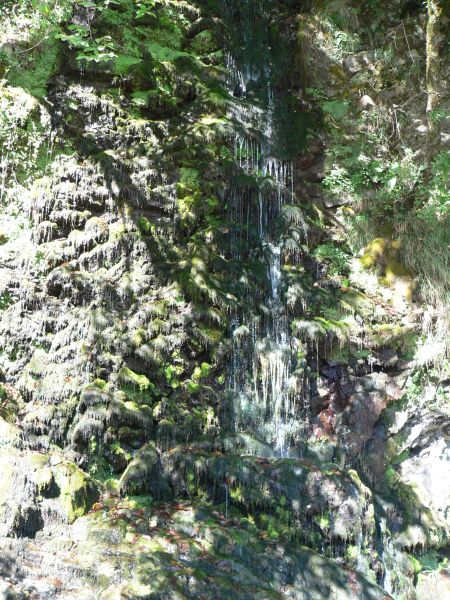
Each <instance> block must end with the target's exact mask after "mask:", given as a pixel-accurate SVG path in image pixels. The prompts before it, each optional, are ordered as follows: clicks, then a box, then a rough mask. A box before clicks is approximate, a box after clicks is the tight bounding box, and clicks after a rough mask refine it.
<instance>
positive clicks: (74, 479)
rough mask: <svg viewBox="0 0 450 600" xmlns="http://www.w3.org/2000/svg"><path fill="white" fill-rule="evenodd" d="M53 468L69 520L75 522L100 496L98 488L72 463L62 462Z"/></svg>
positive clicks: (60, 497)
mask: <svg viewBox="0 0 450 600" xmlns="http://www.w3.org/2000/svg"><path fill="white" fill-rule="evenodd" d="M51 470H52V473H53V476H54V478H55V482H56V484H57V486H58V488H59V500H60V502H61V504H62V506H63V508H64V511H65V514H66V517H67V520H68V522H69V523H73V521H75V519H77V518H78V517H82V516H83V515H84V514H86V512H87V511H88V510H89V509H90V508H91V507H92V505H93V504H94V502H95V501H96V500H97V499H98V497H99V493H98V490H97V488H96V486H95V484H94V482H93V481H92V479H91V478H90V477H89V476H88V475H86V473H84V472H83V471H81V469H80V468H79V467H77V466H76V465H74V464H72V463H66V462H62V463H60V464H58V465H55V466H53V467H51Z"/></svg>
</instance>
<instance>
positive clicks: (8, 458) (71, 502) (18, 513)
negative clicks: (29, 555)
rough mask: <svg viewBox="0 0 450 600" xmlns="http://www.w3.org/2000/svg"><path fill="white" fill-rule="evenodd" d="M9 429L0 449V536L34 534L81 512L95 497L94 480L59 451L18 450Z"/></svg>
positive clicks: (96, 493)
mask: <svg viewBox="0 0 450 600" xmlns="http://www.w3.org/2000/svg"><path fill="white" fill-rule="evenodd" d="M3 429H4V428H3ZM14 433H15V435H13V436H11V437H10V441H9V443H8V441H6V440H5V439H3V444H2V447H1V450H0V470H1V473H2V479H1V484H0V536H1V537H4V536H7V537H19V538H35V537H36V535H37V534H38V533H42V532H43V533H45V534H49V533H51V532H52V530H53V529H54V527H55V526H56V525H59V524H60V523H72V522H73V521H74V520H75V519H76V518H78V517H80V516H82V515H83V514H85V513H86V512H87V511H88V510H89V509H90V508H91V506H92V505H93V504H94V502H95V501H96V500H97V499H98V497H99V490H98V487H97V485H96V484H95V483H94V481H93V480H91V479H90V478H89V477H88V476H87V475H86V474H85V473H84V472H83V471H82V470H81V469H80V468H79V467H77V466H76V465H75V464H73V463H70V462H69V461H67V459H66V458H64V457H63V455H62V454H56V453H54V454H50V453H49V454H45V453H43V452H33V451H24V450H23V449H20V446H21V444H20V442H19V437H18V430H16V431H15V432H14Z"/></svg>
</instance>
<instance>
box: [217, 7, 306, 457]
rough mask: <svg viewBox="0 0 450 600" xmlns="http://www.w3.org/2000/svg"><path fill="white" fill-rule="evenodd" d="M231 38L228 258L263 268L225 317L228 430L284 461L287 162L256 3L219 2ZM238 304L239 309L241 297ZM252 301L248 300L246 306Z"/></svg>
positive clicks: (292, 424)
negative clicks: (257, 286)
mask: <svg viewBox="0 0 450 600" xmlns="http://www.w3.org/2000/svg"><path fill="white" fill-rule="evenodd" d="M226 5H227V6H226V11H227V16H228V22H229V24H230V25H229V26H230V30H231V28H232V27H233V24H234V34H233V35H232V36H231V38H232V42H231V44H230V48H229V49H228V55H227V60H226V66H227V84H228V90H229V92H230V95H231V96H232V97H233V102H232V103H231V108H230V111H229V113H230V114H229V117H230V119H231V120H233V122H234V124H235V131H236V133H235V137H234V140H233V142H234V144H233V145H234V158H235V172H234V174H233V177H232V180H231V182H230V191H229V195H228V210H229V219H230V222H231V224H232V226H233V228H232V231H233V233H232V236H231V246H232V256H233V258H234V260H235V261H239V262H241V263H243V262H245V261H249V260H253V259H254V258H255V257H257V258H258V259H259V260H262V261H263V263H264V264H265V271H266V273H265V277H264V279H265V283H264V285H263V286H262V287H263V288H264V289H262V290H260V291H259V296H258V304H259V307H258V308H257V307H255V306H251V308H250V309H249V308H242V310H241V311H240V312H237V313H236V314H235V315H234V316H233V319H232V332H231V335H232V360H231V368H230V377H229V382H230V387H231V390H232V393H233V398H234V425H235V428H236V429H237V430H238V431H239V430H242V431H248V432H250V433H251V434H253V435H255V436H256V437H258V438H260V439H262V440H263V441H265V442H268V443H269V444H271V445H272V446H273V447H274V449H275V451H276V452H277V454H279V455H281V456H287V455H288V454H289V451H290V446H291V445H292V441H293V438H294V434H295V431H296V429H298V427H299V424H298V415H296V412H297V411H296V406H297V404H298V403H297V401H296V400H297V398H296V396H297V393H296V385H295V378H294V377H293V376H292V373H293V371H294V370H295V367H296V358H295V354H296V353H295V348H294V347H293V343H292V338H291V335H290V328H289V319H288V315H287V313H286V307H285V305H286V303H285V301H284V299H283V269H282V263H283V245H282V239H280V238H281V235H280V233H279V227H278V225H279V222H280V217H281V213H282V207H283V204H285V203H289V204H291V203H293V178H294V169H293V163H292V162H291V161H290V160H288V159H285V158H283V157H280V155H281V154H282V149H283V142H284V141H283V139H282V134H281V133H280V131H279V128H278V122H277V105H276V97H275V94H274V90H273V75H274V73H273V70H272V69H273V63H272V59H271V49H270V44H269V38H268V32H267V25H268V23H267V18H266V17H265V14H264V6H263V3H262V2H255V1H253V0H234V1H232V2H227V3H226ZM243 300H244V302H243V304H246V302H245V300H246V299H245V298H244V299H243ZM254 300H255V299H254V298H252V299H251V300H250V301H249V302H248V303H249V304H250V305H251V302H252V301H253V304H255V302H254Z"/></svg>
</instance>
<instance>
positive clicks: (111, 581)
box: [0, 501, 390, 600]
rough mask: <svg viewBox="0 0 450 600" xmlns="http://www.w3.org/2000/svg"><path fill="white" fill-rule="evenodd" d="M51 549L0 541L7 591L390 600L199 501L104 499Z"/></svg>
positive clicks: (43, 543) (0, 569)
mask: <svg viewBox="0 0 450 600" xmlns="http://www.w3.org/2000/svg"><path fill="white" fill-rule="evenodd" d="M51 548H52V545H51V542H50V540H48V539H43V540H40V541H37V542H35V543H31V542H30V541H27V540H9V541H6V540H2V541H1V542H0V550H1V558H0V576H2V577H7V578H8V579H11V580H12V581H19V583H16V585H14V584H9V583H8V589H9V592H8V593H15V594H17V597H18V598H20V597H21V596H20V594H23V597H30V596H32V597H34V598H36V599H37V600H44V599H47V598H53V597H54V598H58V597H62V596H63V595H64V597H66V598H70V599H71V598H73V599H75V598H80V597H81V598H83V599H85V600H94V599H95V600H100V599H101V600H119V599H122V598H127V597H131V598H136V599H137V598H152V597H155V598H167V599H170V600H172V599H173V600H175V599H176V598H185V599H186V600H195V599H196V598H205V599H207V600H209V599H211V600H213V599H214V598H227V597H236V598H239V599H240V600H253V599H254V598H255V597H261V598H266V597H267V598H269V597H274V598H279V599H280V600H284V599H286V600H288V599H292V598H295V599H296V600H322V598H324V597H330V598H336V599H337V600H347V599H348V600H350V598H352V599H354V598H356V599H358V600H359V599H360V600H368V599H370V600H380V599H382V598H390V596H389V595H386V594H385V593H384V592H383V591H382V590H381V589H380V588H378V587H377V586H376V585H374V584H373V583H371V582H369V581H368V580H367V579H365V578H364V577H362V576H361V575H359V574H358V573H356V572H355V571H353V570H352V569H342V568H341V567H339V566H338V565H337V564H336V563H335V562H333V561H331V560H329V559H326V558H323V557H321V556H319V555H317V554H314V553H313V552H311V551H310V550H308V549H306V548H300V547H299V546H298V544H290V545H288V546H280V545H279V544H278V543H277V542H271V541H269V540H267V538H266V539H265V538H264V536H261V535H260V534H259V533H258V531H257V530H256V529H255V528H254V527H253V526H252V525H251V523H249V522H248V520H247V519H241V518H225V516H224V515H221V514H220V513H219V512H217V511H216V510H212V509H211V508H208V507H207V506H205V505H204V504H203V505H202V504H190V503H187V502H179V503H177V504H176V505H174V504H154V505H153V506H151V507H150V506H137V505H136V504H133V503H130V502H129V501H122V502H116V501H114V502H109V503H108V504H106V505H105V504H104V505H101V506H98V507H97V509H96V510H95V511H94V512H93V513H92V514H91V515H89V516H88V517H85V518H83V519H80V520H79V521H78V522H77V523H76V524H74V525H72V526H70V527H67V528H66V529H65V530H64V532H60V540H59V544H58V552H57V553H56V555H54V554H53V552H51V551H50V549H51ZM136 549H138V551H139V554H138V556H137V555H136ZM25 556H26V557H27V560H26V561H22V558H23V557H25ZM43 571H44V572H45V576H42V573H43ZM12 597H14V596H12Z"/></svg>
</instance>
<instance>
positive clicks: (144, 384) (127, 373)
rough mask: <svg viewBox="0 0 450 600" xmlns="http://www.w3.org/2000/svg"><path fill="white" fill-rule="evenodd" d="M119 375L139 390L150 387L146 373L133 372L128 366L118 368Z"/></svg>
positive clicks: (142, 390)
mask: <svg viewBox="0 0 450 600" xmlns="http://www.w3.org/2000/svg"><path fill="white" fill-rule="evenodd" d="M119 376H120V378H121V379H122V380H123V381H126V382H130V383H131V384H133V385H135V386H136V387H137V388H139V390H140V391H141V392H144V391H147V390H150V389H151V388H152V383H151V381H150V379H149V378H148V377H147V376H146V375H143V374H139V373H135V372H134V371H132V370H131V369H129V368H128V367H123V368H122V369H121V370H120V373H119Z"/></svg>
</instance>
